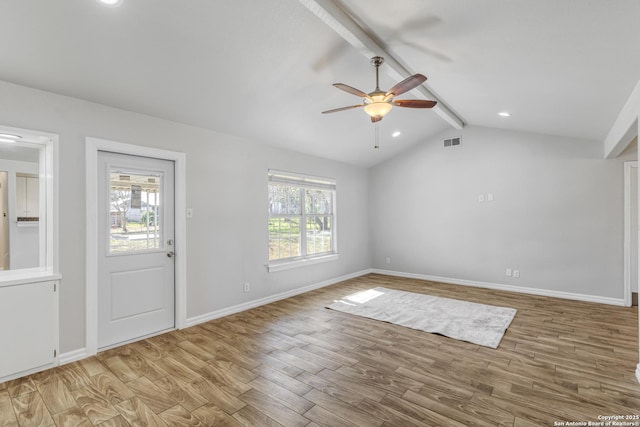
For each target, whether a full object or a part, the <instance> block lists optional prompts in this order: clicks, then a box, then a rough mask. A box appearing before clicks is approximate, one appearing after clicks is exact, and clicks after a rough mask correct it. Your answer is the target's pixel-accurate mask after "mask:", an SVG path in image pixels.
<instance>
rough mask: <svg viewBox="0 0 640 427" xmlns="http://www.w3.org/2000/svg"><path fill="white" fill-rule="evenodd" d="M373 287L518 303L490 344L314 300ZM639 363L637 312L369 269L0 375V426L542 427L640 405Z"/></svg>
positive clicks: (634, 410)
mask: <svg viewBox="0 0 640 427" xmlns="http://www.w3.org/2000/svg"><path fill="white" fill-rule="evenodd" d="M375 286H385V287H391V288H396V289H402V290H406V291H411V292H420V293H428V294H432V295H437V296H443V297H450V298H458V299H464V300H467V301H474V302H480V303H486V304H493V305H501V306H508V307H513V308H516V309H518V313H517V315H516V317H515V319H514V321H513V323H512V325H511V326H510V327H509V329H508V331H507V333H506V334H505V336H504V338H503V340H502V342H501V344H500V346H499V347H498V349H497V350H493V349H489V348H485V347H480V346H478V345H474V344H469V343H465V342H460V341H456V340H453V339H450V338H446V337H443V336H439V335H434V334H428V333H424V332H419V331H414V330H411V329H407V328H403V327H400V326H394V325H391V324H387V323H383V322H377V321H373V320H367V319H363V318H359V317H355V316H351V315H347V314H343V313H339V312H335V311H331V310H328V309H325V308H323V307H324V305H325V304H327V303H329V302H331V301H333V300H334V299H337V298H341V297H343V296H346V295H348V294H350V293H353V292H355V291H358V290H364V289H368V288H370V287H375ZM637 363H638V311H637V308H623V307H613V306H608V305H601V304H593V303H584V302H576V301H568V300H561V299H554V298H546V297H537V296H531V295H525V294H515V293H508V292H500V291H492V290H486V289H478V288H472V287H464V286H456V285H448V284H441V283H433V282H425V281H420V280H413V279H400V278H393V277H388V276H381V275H367V276H363V277H359V278H356V279H352V280H348V281H345V282H342V283H339V284H336V285H333V286H329V287H326V288H323V289H320V290H316V291H313V292H309V293H307V294H304V295H300V296H296V297H293V298H290V299H287V300H283V301H280V302H277V303H273V304H269V305H266V306H262V307H259V308H256V309H253V310H249V311H246V312H243V313H239V314H236V315H233V316H229V317H225V318H222V319H218V320H214V321H211V322H208V323H204V324H201V325H198V326H195V327H192V328H189V329H185V330H181V331H174V332H171V333H167V334H164V335H160V336H157V337H154V338H150V339H147V340H144V341H140V342H137V343H133V344H129V345H126V346H123V347H119V348H116V349H112V350H108V351H105V352H102V353H99V354H98V355H97V356H96V357H91V358H88V359H85V360H82V361H78V362H75V363H71V364H68V365H64V366H61V367H58V368H56V369H52V370H48V371H45V372H41V373H38V374H35V375H31V376H29V377H26V378H22V379H19V380H15V381H10V382H7V383H4V384H0V419H1V422H0V425H1V426H22V427H31V426H53V425H56V426H92V425H95V426H104V427H112V426H113V427H116V426H129V425H131V426H164V425H168V426H214V425H215V426H239V425H244V426H260V427H264V426H266V427H268V426H279V425H283V426H332V427H334V426H389V427H392V426H393V427H398V426H476V425H477V426H495V425H501V426H517V427H525V426H553V425H554V423H555V422H558V423H560V422H567V421H572V422H575V421H584V422H588V421H592V422H593V421H598V416H610V415H623V416H633V415H640V384H638V382H637V380H636V378H635V375H634V371H635V369H636V364H637ZM638 421H640V420H638ZM555 425H560V424H555Z"/></svg>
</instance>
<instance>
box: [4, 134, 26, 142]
mask: <svg viewBox="0 0 640 427" xmlns="http://www.w3.org/2000/svg"><path fill="white" fill-rule="evenodd" d="M0 138H4V139H6V138H8V139H12V140H14V141H17V140H18V139H22V137H21V136H20V135H14V134H12V133H0Z"/></svg>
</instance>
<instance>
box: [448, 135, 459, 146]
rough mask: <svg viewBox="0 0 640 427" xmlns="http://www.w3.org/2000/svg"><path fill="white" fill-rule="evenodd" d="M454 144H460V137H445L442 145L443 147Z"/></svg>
mask: <svg viewBox="0 0 640 427" xmlns="http://www.w3.org/2000/svg"><path fill="white" fill-rule="evenodd" d="M454 145H460V137H459V136H457V137H455V138H449V139H445V140H444V146H445V147H451V146H454Z"/></svg>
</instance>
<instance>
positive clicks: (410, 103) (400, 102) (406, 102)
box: [392, 99, 437, 108]
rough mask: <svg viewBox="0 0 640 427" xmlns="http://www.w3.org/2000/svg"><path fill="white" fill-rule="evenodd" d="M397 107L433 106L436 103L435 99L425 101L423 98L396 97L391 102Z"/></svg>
mask: <svg viewBox="0 0 640 427" xmlns="http://www.w3.org/2000/svg"><path fill="white" fill-rule="evenodd" d="M392 104H393V105H395V106H397V107H407V108H433V107H435V105H436V104H437V102H436V101H427V100H424V99H397V100H395V101H393V102H392Z"/></svg>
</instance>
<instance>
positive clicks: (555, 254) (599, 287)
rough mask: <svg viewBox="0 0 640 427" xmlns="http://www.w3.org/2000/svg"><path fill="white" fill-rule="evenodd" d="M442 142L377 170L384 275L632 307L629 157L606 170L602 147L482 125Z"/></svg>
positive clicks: (373, 181) (379, 260)
mask: <svg viewBox="0 0 640 427" xmlns="http://www.w3.org/2000/svg"><path fill="white" fill-rule="evenodd" d="M460 135H461V136H462V145H461V146H458V147H450V148H444V147H443V143H442V140H441V138H445V137H451V136H460ZM441 138H436V139H432V140H429V141H425V142H424V143H422V144H419V145H418V146H416V147H414V148H413V149H411V150H408V151H407V152H404V153H402V154H401V155H399V156H398V157H396V158H394V159H391V160H389V161H387V162H385V163H383V164H381V165H378V166H377V167H375V168H373V169H372V170H371V171H370V188H371V196H370V200H371V212H372V216H371V218H370V224H371V230H372V233H373V238H372V240H373V247H374V253H373V265H374V267H375V268H380V269H386V270H395V271H399V272H404V273H413V274H421V275H431V276H440V277H447V278H453V279H460V280H470V281H476V282H486V283H493V284H506V285H512V286H521V287H530V288H537V289H543V290H552V291H560V292H568V293H574V294H586V295H593V296H599V297H607V298H618V299H621V298H622V297H623V218H624V215H623V207H624V206H623V189H624V187H623V182H624V181H623V169H624V168H623V163H622V161H623V160H625V158H619V159H615V160H603V159H602V142H596V141H585V140H576V139H571V138H563V137H553V136H545V135H538V134H530V133H522V132H513V131H503V130H498V129H489V128H482V127H476V126H469V127H467V128H465V129H464V130H462V131H450V132H447V133H444V134H442V135H441ZM627 157H633V159H635V156H631V155H627ZM627 160H631V159H630V158H627ZM488 193H493V195H494V198H495V200H494V201H492V202H487V201H485V202H484V203H479V202H478V196H479V195H480V194H483V195H484V196H485V198H486V196H487V194H488ZM387 257H389V258H391V263H390V264H387V263H386V258H387ZM506 268H512V269H518V270H519V271H520V274H521V277H520V278H513V277H506V276H505V269H506Z"/></svg>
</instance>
